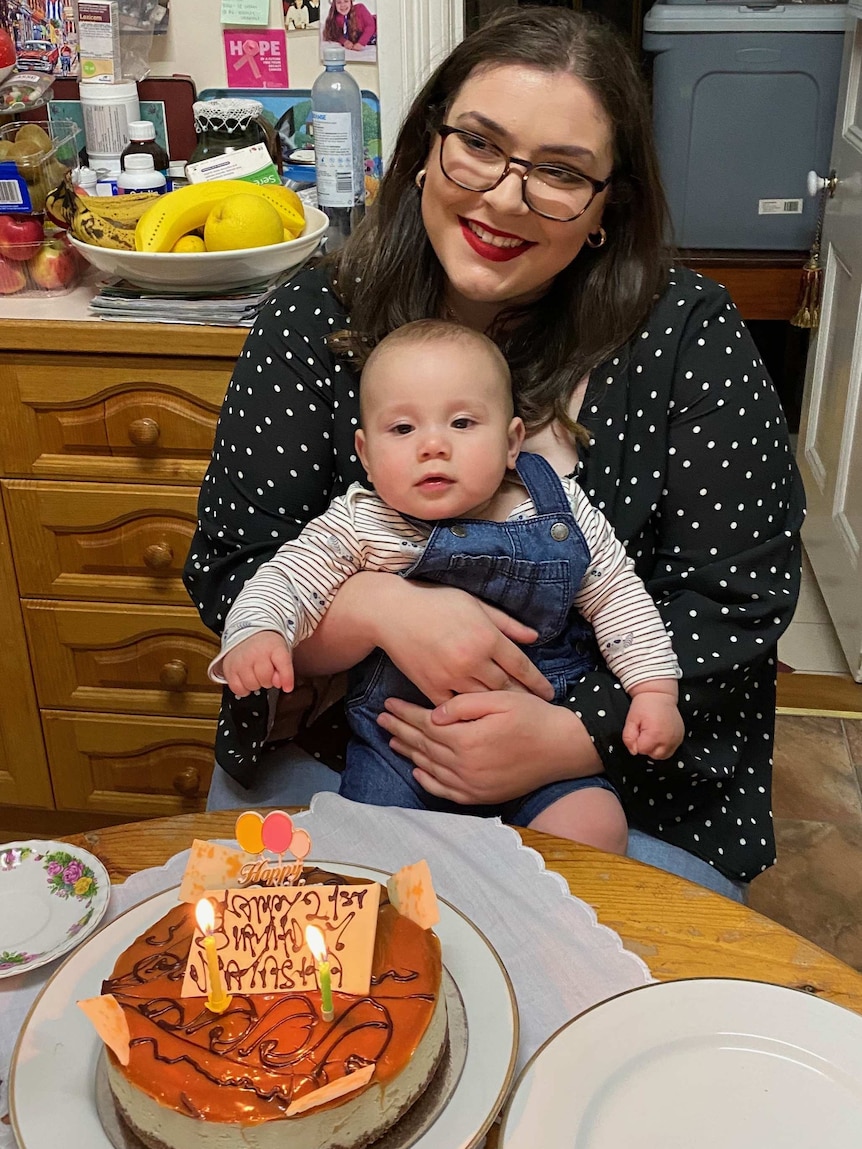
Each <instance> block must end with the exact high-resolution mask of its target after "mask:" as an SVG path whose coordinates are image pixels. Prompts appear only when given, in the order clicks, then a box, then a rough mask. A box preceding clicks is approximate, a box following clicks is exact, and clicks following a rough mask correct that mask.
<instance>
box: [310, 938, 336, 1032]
mask: <svg viewBox="0 0 862 1149" xmlns="http://www.w3.org/2000/svg"><path fill="white" fill-rule="evenodd" d="M305 940H306V942H307V943H308V948H309V949H310V950H311V952H312V954H313V955H314V960H315V961H316V962H317V981H318V984H319V986H320V1016H321V1017H322V1018H323V1020H324V1021H333V1020H334V1018H335V1009H334V1007H333V1004H332V975H331V973H330V969H329V962H328V961H327V960H326V942H325V941H324V940H323V934H322V933H321V932H320V930H319V929H318V928H317V926H306V927H305Z"/></svg>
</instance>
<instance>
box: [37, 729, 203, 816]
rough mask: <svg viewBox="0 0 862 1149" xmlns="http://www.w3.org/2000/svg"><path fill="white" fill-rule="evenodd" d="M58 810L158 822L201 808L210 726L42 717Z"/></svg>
mask: <svg viewBox="0 0 862 1149" xmlns="http://www.w3.org/2000/svg"><path fill="white" fill-rule="evenodd" d="M42 720H43V724H44V730H45V742H46V745H47V747H48V754H49V756H50V759H51V769H52V771H53V777H54V794H55V797H56V799H57V808H58V809H60V810H94V811H98V812H100V813H103V814H128V815H129V816H130V817H136V818H137V817H153V818H155V817H159V816H161V815H168V814H187V813H192V812H193V811H195V810H203V809H204V808H205V806H206V796H207V791H208V789H209V783H210V778H211V777H212V769H213V745H214V743H215V732H216V723H215V722H214V721H213V722H206V721H203V720H202V719H193V718H150V717H143V716H141V717H130V716H128V715H123V714H115V715H107V716H103V715H100V714H70V713H68V712H67V713H58V712H56V711H52V710H45V711H43V712H42Z"/></svg>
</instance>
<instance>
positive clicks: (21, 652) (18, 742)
mask: <svg viewBox="0 0 862 1149" xmlns="http://www.w3.org/2000/svg"><path fill="white" fill-rule="evenodd" d="M0 615H2V618H3V624H2V628H0V636H2V637H0V689H2V692H3V701H2V704H0V805H4V806H6V805H8V806H38V807H41V808H42V809H49V810H50V809H52V808H53V806H54V797H53V794H52V792H51V781H50V778H49V775H48V762H47V759H46V757H45V747H44V744H43V742H42V728H41V726H40V723H39V710H38V708H37V706H36V692H35V691H34V689H33V677H32V674H31V673H30V656H29V653H28V651H27V641H26V638H25V636H24V624H23V622H22V620H21V607H20V604H19V602H18V591H17V588H16V585H15V571H14V570H13V568H12V557H11V553H10V549H9V535H8V533H7V530H6V517H5V515H4V514H3V508H2V504H0Z"/></svg>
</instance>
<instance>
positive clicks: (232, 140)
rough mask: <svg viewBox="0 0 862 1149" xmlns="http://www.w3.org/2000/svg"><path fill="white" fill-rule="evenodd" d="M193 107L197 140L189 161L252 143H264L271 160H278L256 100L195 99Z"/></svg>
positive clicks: (216, 154) (224, 152) (261, 105)
mask: <svg viewBox="0 0 862 1149" xmlns="http://www.w3.org/2000/svg"><path fill="white" fill-rule="evenodd" d="M193 111H194V117H195V133H196V134H197V143H196V145H195V150H194V151H193V152H192V156H191V159H190V160H189V163H193V164H194V163H198V161H200V160H206V159H210V158H212V157H213V156H222V155H225V154H226V153H227V152H235V151H238V150H239V149H240V148H247V147H250V146H251V145H252V144H266V146H267V148H268V149H269V153H270V155H271V156H272V158H273V162H274V163H276V164H278V156H277V155H276V154H275V152H274V150H273V144H272V139H271V134H270V132H269V131H268V130H267V125H266V123H265V122H264V121H263V104H261V103H260V101H259V100H239V99H221V100H198V101H196V103H195V104H194V106H193ZM273 135H274V133H273Z"/></svg>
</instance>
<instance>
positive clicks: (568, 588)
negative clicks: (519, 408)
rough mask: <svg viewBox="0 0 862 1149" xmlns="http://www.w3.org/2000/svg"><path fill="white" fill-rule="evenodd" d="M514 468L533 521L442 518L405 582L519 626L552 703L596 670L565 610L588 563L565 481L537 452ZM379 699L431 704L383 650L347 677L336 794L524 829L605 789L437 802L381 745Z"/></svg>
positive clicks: (573, 617) (584, 632)
mask: <svg viewBox="0 0 862 1149" xmlns="http://www.w3.org/2000/svg"><path fill="white" fill-rule="evenodd" d="M516 467H517V470H518V474H519V475H520V477H521V480H522V482H523V483H524V485H525V486H526V488H527V491H528V493H529V495H530V498H531V499H532V500H533V505H534V506H535V508H536V516H535V518H529V519H521V520H515V521H509V522H505V523H495V522H487V521H485V520H480V519H455V520H452V519H449V520H446V521H444V522H440V523H438V524H437V526H436V527H435V528H434V530H433V531H432V533H431V537H430V538H429V540H428V545H427V547H426V548H425V552H424V554H423V555H422V556H421V558H419V559H418V561H417V562H416V563H414V565H413V566H412V567H410V568H409V569H408V570H406V571H404V572H403V573H404V576H405V577H406V578H416V579H422V580H423V581H424V582H436V583H443V584H445V585H446V586H454V587H458V588H460V589H461V590H466V591H469V592H470V593H471V594H474V595H476V596H477V597H478V598H481V599H483V600H484V601H485V602H488V603H491V604H492V605H493V606H496V607H499V608H500V609H501V610H504V611H506V613H507V614H510V615H512V617H513V618H516V619H518V620H519V621H520V622H523V623H524V624H525V625H527V626H532V627H534V628H535V629H536V630H537V631H538V633H539V637H538V640H537V642H535V643H534V644H532V645H530V646H525V647H523V648H522V649H523V650H524V651H525V653H526V654H527V655H528V657H529V658H530V660H531V661H532V662H533V663H534V664H535V665H536V666H537V667H538V668H539V670H541V672H542V673H543V674H544V675H545V677H546V678H547V679H548V680H549V681H550V682H551V684H552V685H553V687H554V702H555V703H558V702H560V701H562V700H563V699H565V698H566V697H567V688H568V687H569V685H570V684H571V683H574V682H575V681H576V680H577V679H578V678H580V677H581V676H582V675H584V674H586V673H587V672H588V671H590V670H592V669H594V667H595V666H596V663H597V661H598V648H597V645H596V641H595V637H594V635H593V631H592V628H591V627H590V626H589V624H588V623H587V622H585V621H584V619H583V618H581V616H580V615H579V614H578V612H577V611H576V610H573V609H572V603H573V601H574V598H575V594H576V592H577V590H578V588H579V587H580V585H581V581H582V579H583V577H584V573H585V572H586V569H587V566H588V564H589V561H590V554H589V549H588V547H587V543H586V540H585V539H584V536H583V533H582V532H581V529H580V527H579V526H578V524H577V522H576V521H575V517H574V515H573V514H572V511H571V508H570V506H569V500H568V497H567V496H566V492H565V490H564V489H563V485H562V483H561V482H560V480H559V478H558V477H557V475H556V473H555V471H554V470H553V468H552V467H551V466H550V464H549V463H547V462H546V461H545V459H543V458H542V456H541V455H534V454H528V453H525V452H522V453H521V454H520V456H519V457H518V460H517V463H516ZM387 698H402V699H404V700H405V701H408V702H415V703H418V704H419V705H422V706H426V707H430V706H432V703H431V702H430V701H429V699H428V698H426V697H425V695H424V694H421V693H420V691H419V690H418V689H417V688H416V687H415V686H414V685H413V683H412V682H410V680H409V679H408V678H406V677H405V676H404V675H403V674H402V673H401V671H400V670H398V669H397V667H396V666H394V665H393V663H392V662H391V661H390V659H389V657H388V656H387V655H386V654H384V653H383V652H382V651H379V650H378V651H374V653H373V654H371V655H370V656H369V657H368V658H367V659H365V660H364V662H362V663H360V665H359V666H358V667H356V669H355V671H354V672H353V676H352V678H351V684H350V688H349V689H348V693H347V718H348V721H349V723H350V728H351V730H352V732H353V738H352V739H351V742H350V745H349V746H348V750H347V765H346V767H345V770H344V773H343V775H342V778H341V787H340V789H339V793H340V794H342V795H343V796H344V797H345V798H350V799H352V800H353V801H355V802H366V803H370V804H372V805H376V806H401V807H407V808H409V809H419V810H442V811H445V812H447V813H461V814H477V815H479V816H481V817H497V816H499V817H501V818H503V820H504V821H506V822H511V823H512V824H513V825H516V826H526V825H529V823H530V822H531V821H532V820H533V819H534V818H535V817H536V816H537V815H538V814H539V813H541V811H542V810H544V809H546V808H547V807H548V806H550V805H551V804H552V803H553V802H556V801H557V799H559V798H561V797H563V796H564V795H565V794H570V793H572V791H574V790H579V789H583V788H584V787H586V786H601V787H603V788H605V789H608V790H613V787H612V786H611V785H610V783H609V782H608V781H607V779H605V778H604V776H603V775H596V776H593V777H589V778H574V779H570V780H567V781H564V782H554V783H551V784H549V785H547V786H542V787H541V788H540V789H539V790H535V791H533V792H532V793H531V794H528V795H526V796H525V797H522V798H517V799H514V800H512V801H509V802H504V803H501V804H498V805H490V806H489V805H483V806H464V805H460V804H459V803H457V802H451V801H449V800H448V799H442V798H436V797H434V796H433V795H431V794H429V793H428V792H427V791H426V790H423V789H422V787H421V786H420V785H419V784H418V783H417V782H416V781H415V780H414V778H413V774H412V771H413V764H412V763H411V762H410V761H408V759H406V758H403V757H402V756H401V755H400V754H396V753H395V751H393V750H391V749H390V747H389V735H388V734H387V732H386V731H385V730H384V729H383V728H382V727H380V726H378V724H377V721H376V719H377V716H378V715H379V714H380V713H381V711H382V710H383V709H384V705H383V704H384V702H385V700H386V699H387Z"/></svg>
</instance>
